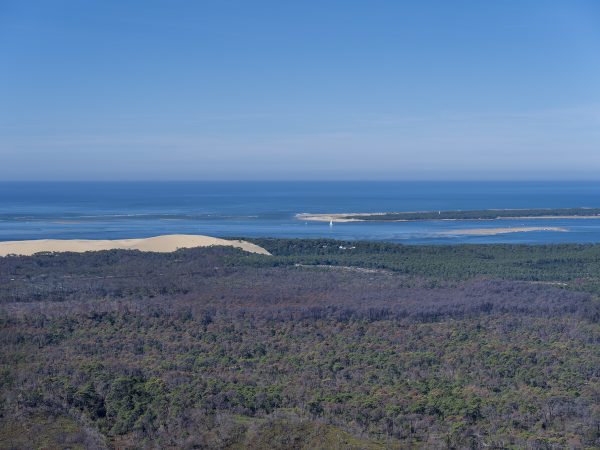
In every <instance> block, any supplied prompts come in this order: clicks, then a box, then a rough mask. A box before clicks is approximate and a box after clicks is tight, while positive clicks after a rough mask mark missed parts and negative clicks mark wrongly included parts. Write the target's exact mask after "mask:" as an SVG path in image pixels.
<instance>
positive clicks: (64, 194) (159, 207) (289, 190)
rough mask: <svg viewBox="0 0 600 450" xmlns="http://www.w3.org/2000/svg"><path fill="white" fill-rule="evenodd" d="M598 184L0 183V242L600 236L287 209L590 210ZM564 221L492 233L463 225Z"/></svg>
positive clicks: (583, 230)
mask: <svg viewBox="0 0 600 450" xmlns="http://www.w3.org/2000/svg"><path fill="white" fill-rule="evenodd" d="M599 206H600V182H156V183H155V182H135V183H133V182H131V183H127V182H114V183H98V182H89V183H82V182H77V183H0V240H20V239H43V238H55V239H58V238H63V239H67V238H87V239H117V238H129V237H147V236H154V235H158V234H171V233H190V234H208V235H212V236H224V237H227V236H254V237H256V236H272V237H314V238H316V237H330V238H337V239H348V240H359V239H360V240H363V239H367V240H385V241H393V242H404V243H438V244H451V243H484V242H485V243H501V242H503V243H560V242H581V243H583V242H600V219H575V220H568V219H552V220H550V219H536V220H501V221H472V222H462V221H461V222H455V221H429V222H413V223H402V222H396V223H339V224H335V225H334V226H333V227H329V224H327V223H316V222H302V221H298V220H297V219H295V217H294V216H295V214H297V213H301V212H309V213H328V212H330V213H336V212H380V211H422V210H455V209H487V208H568V207H599ZM522 226H526V227H549V226H551V227H564V228H567V229H568V230H569V231H568V232H566V233H564V232H552V231H539V232H527V233H511V234H502V235H496V236H465V235H443V234H441V233H445V232H448V231H452V230H457V229H465V228H501V227H502V228H504V227H522Z"/></svg>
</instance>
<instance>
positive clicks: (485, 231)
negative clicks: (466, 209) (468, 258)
mask: <svg viewBox="0 0 600 450" xmlns="http://www.w3.org/2000/svg"><path fill="white" fill-rule="evenodd" d="M530 231H560V232H566V231H569V230H567V229H566V228H563V227H511V228H466V229H462V230H448V231H441V232H439V233H437V234H439V235H443V236H452V235H460V236H494V235H496V234H506V233H527V232H530Z"/></svg>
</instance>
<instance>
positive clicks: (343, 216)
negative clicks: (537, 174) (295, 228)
mask: <svg viewBox="0 0 600 450" xmlns="http://www.w3.org/2000/svg"><path fill="white" fill-rule="evenodd" d="M424 212H427V211H424ZM416 213H418V211H417V212H416ZM386 214H396V213H385V212H378V213H339V214H338V213H335V214H310V213H300V214H296V219H297V220H304V221H309V222H337V223H344V222H378V221H379V222H428V221H433V220H439V221H444V222H473V221H479V222H484V221H485V222H487V221H494V220H546V219H600V216H595V215H590V216H573V215H570V216H558V215H557V216H552V215H547V216H510V217H494V218H492V219H429V218H428V219H381V220H378V219H361V216H364V217H376V216H385V215H386Z"/></svg>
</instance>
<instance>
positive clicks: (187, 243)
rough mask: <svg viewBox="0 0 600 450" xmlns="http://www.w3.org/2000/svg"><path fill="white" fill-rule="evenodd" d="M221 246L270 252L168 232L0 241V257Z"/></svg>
mask: <svg viewBox="0 0 600 450" xmlns="http://www.w3.org/2000/svg"><path fill="white" fill-rule="evenodd" d="M210 246H225V247H235V248H239V249H242V250H244V251H247V252H250V253H258V254H261V255H270V253H269V252H268V251H267V250H265V249H264V248H262V247H260V246H258V245H255V244H252V243H250V242H246V241H237V240H227V239H220V238H214V237H210V236H200V235H190V234H170V235H163V236H156V237H151V238H145V239H118V240H82V239H67V240H61V239H39V240H33V241H7V242H0V256H7V255H24V256H28V255H34V254H36V253H40V252H76V253H83V252H93V251H100V250H114V249H124V250H140V251H144V252H160V253H166V252H174V251H175V250H178V249H180V248H193V247H210Z"/></svg>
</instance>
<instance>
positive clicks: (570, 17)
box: [0, 0, 600, 180]
mask: <svg viewBox="0 0 600 450" xmlns="http://www.w3.org/2000/svg"><path fill="white" fill-rule="evenodd" d="M599 55H600V2H598V1H595V0H592V1H577V0H565V1H552V0H544V1H528V0H518V1H517V0H515V1H510V0H506V1H486V2H483V1H460V0H459V1H412V2H408V1H406V2H403V1H348V0H346V1H318V2H317V1H314V2H312V1H302V2H285V1H272V2H267V1H239V2H238V1H216V0H215V1H200V2H195V1H194V2H192V1H190V2H183V1H162V2H158V1H139V2H135V1H97V2H85V1H61V0H56V1H51V2H50V1H37V2H36V1H27V2H24V1H11V0H4V1H0V68H1V69H0V180H38V179H43V180H49V179H52V180H81V179H93V180H109V179H118V180H123V179H146V180H148V179H157V180H170V179H196V180H202V179H559V178H561V179H584V178H585V179H598V178H600V57H599Z"/></svg>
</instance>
